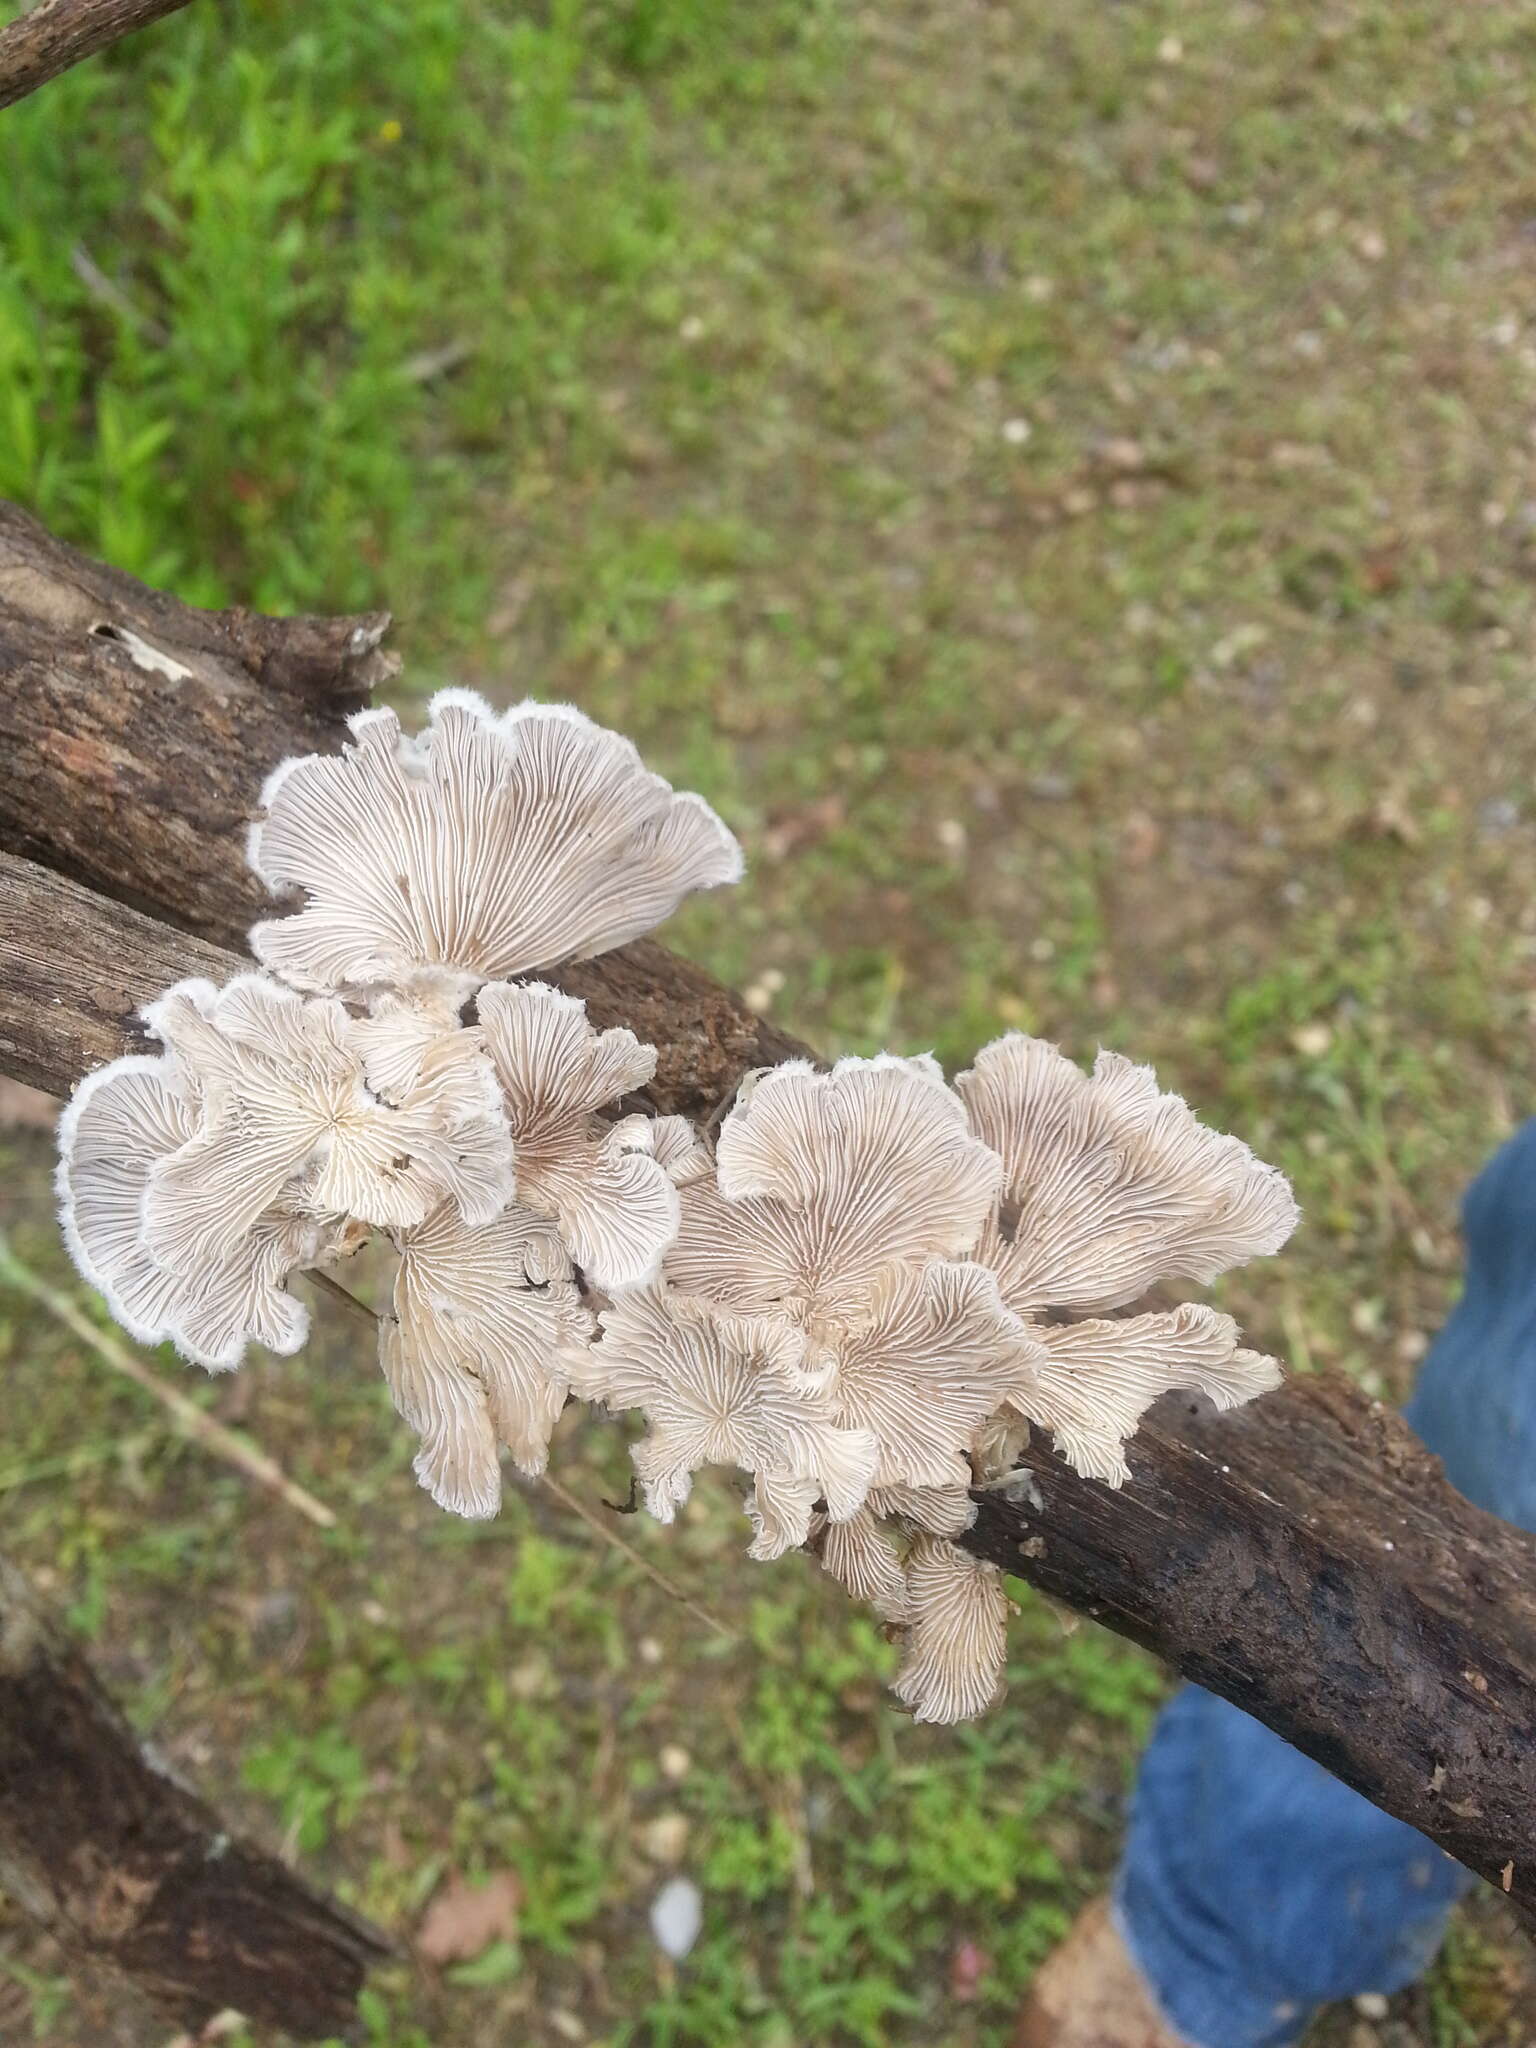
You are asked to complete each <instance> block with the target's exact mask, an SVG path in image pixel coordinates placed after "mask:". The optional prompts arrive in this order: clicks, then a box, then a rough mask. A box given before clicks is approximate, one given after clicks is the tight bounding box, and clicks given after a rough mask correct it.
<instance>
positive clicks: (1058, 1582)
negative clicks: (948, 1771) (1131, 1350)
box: [963, 1374, 1536, 1912]
mask: <svg viewBox="0 0 1536 2048" xmlns="http://www.w3.org/2000/svg"><path fill="white" fill-rule="evenodd" d="M1129 1460H1130V1465H1131V1470H1132V1474H1133V1477H1132V1479H1131V1482H1130V1484H1129V1485H1128V1486H1125V1487H1123V1488H1122V1489H1121V1490H1120V1491H1119V1492H1111V1491H1110V1489H1109V1488H1107V1487H1104V1486H1100V1485H1098V1484H1096V1483H1095V1482H1094V1481H1093V1480H1091V1479H1082V1478H1079V1477H1078V1475H1077V1474H1076V1473H1075V1472H1073V1471H1072V1470H1071V1469H1070V1468H1069V1467H1068V1466H1067V1465H1065V1464H1064V1463H1063V1462H1062V1461H1061V1459H1060V1458H1058V1457H1057V1456H1056V1455H1055V1454H1054V1452H1052V1451H1051V1450H1050V1449H1049V1448H1048V1446H1047V1445H1046V1444H1045V1443H1044V1442H1041V1443H1037V1444H1035V1445H1032V1446H1031V1447H1030V1449H1029V1450H1027V1451H1026V1452H1025V1453H1024V1456H1023V1460H1022V1464H1023V1468H1024V1469H1023V1473H1022V1474H1020V1475H1017V1476H1016V1477H1015V1478H1014V1480H1013V1481H1012V1482H1010V1484H1009V1487H1008V1491H1007V1497H1006V1498H1005V1497H1004V1496H1003V1495H1001V1494H999V1493H996V1492H993V1493H988V1494H982V1495H979V1496H978V1498H979V1500H980V1502H981V1511H980V1515H979V1518H978V1521H977V1524H976V1527H975V1528H974V1529H973V1530H972V1531H971V1532H970V1534H969V1535H968V1536H967V1537H965V1538H964V1539H963V1540H964V1542H965V1544H966V1547H967V1548H968V1549H971V1550H974V1551H975V1552H976V1553H977V1554H978V1555H979V1556H981V1557H986V1558H990V1559H991V1560H992V1562H993V1563H994V1564H999V1565H1001V1566H1002V1567H1003V1569H1004V1570H1005V1571H1009V1572H1016V1573H1017V1574H1018V1575H1019V1576H1020V1577H1021V1578H1024V1579H1026V1580H1028V1582H1029V1583H1030V1584H1031V1585H1032V1586H1036V1587H1038V1588H1039V1589H1040V1590H1041V1591H1042V1592H1045V1593H1048V1594H1050V1595H1051V1596H1052V1597H1053V1598H1055V1599H1057V1600H1061V1601H1063V1602H1065V1603H1066V1604H1067V1605H1069V1606H1071V1607H1074V1608H1077V1609H1079V1610H1081V1611H1082V1612H1083V1613H1085V1614H1089V1615H1091V1616H1092V1617H1093V1618H1094V1620H1096V1621H1100V1622H1103V1623H1104V1625H1105V1626H1106V1627H1108V1628H1112V1629H1115V1630H1116V1631H1117V1632H1118V1633H1119V1634H1121V1635H1125V1636H1129V1637H1130V1638H1131V1640H1132V1641H1133V1642H1138V1643H1141V1644H1143V1645H1144V1646H1145V1647H1146V1648H1147V1649H1149V1650H1153V1651H1155V1652H1156V1653H1157V1655H1158V1656H1160V1657H1163V1658H1165V1659H1166V1660H1167V1661H1168V1662H1169V1663H1170V1664H1172V1665H1174V1666H1175V1667H1176V1668H1177V1669H1178V1670H1179V1671H1180V1672H1182V1673H1183V1675H1184V1676H1185V1677H1186V1678H1192V1679H1194V1680H1195V1681H1196V1683H1197V1684H1200V1685H1203V1686H1205V1687H1206V1688H1207V1689H1208V1690H1209V1691H1211V1692H1215V1693H1219V1694H1221V1696H1222V1698H1223V1699H1228V1700H1231V1701H1232V1702H1233V1703H1234V1704H1235V1705H1236V1706H1239V1707H1242V1708H1244V1709H1245V1710H1246V1711H1247V1712H1248V1713H1250V1714H1252V1715H1254V1716H1255V1718H1256V1719H1258V1720H1260V1721H1263V1722H1265V1723H1266V1725H1267V1726H1269V1727H1271V1728H1273V1729H1275V1730H1276V1731H1277V1732H1278V1733H1279V1734H1281V1735H1283V1736H1284V1737H1285V1738H1286V1740H1287V1741H1288V1742H1291V1743H1293V1744H1294V1745H1295V1746H1296V1748H1298V1749H1300V1750H1304V1751H1305V1752H1306V1754H1307V1755H1308V1756H1311V1757H1315V1758H1316V1760H1317V1761H1318V1762H1319V1763H1320V1764H1323V1765H1324V1766H1326V1768H1327V1769H1328V1770H1330V1771H1332V1772H1333V1774H1334V1775H1335V1776H1336V1777H1339V1778H1342V1779H1343V1780H1344V1782H1345V1783H1346V1784H1347V1785H1352V1786H1354V1788H1355V1789H1356V1791H1358V1792H1362V1793H1364V1795H1365V1796H1366V1798H1367V1799H1369V1800H1371V1801H1372V1802H1373V1804H1375V1805H1377V1806H1380V1807H1383V1808H1385V1809H1386V1811H1387V1812H1388V1813H1392V1814H1395V1815H1396V1816H1397V1817H1398V1819H1399V1820H1405V1821H1408V1822H1409V1823H1410V1824H1411V1825H1412V1826H1414V1827H1416V1828H1419V1829H1421V1830H1422V1831H1423V1832H1424V1833H1425V1834H1426V1835H1428V1836H1429V1837H1430V1838H1431V1839H1432V1840H1433V1841H1435V1842H1437V1843H1439V1845H1440V1847H1441V1848H1442V1849H1444V1850H1445V1851H1446V1853H1447V1854H1448V1855H1450V1856H1453V1857H1455V1859H1456V1860H1457V1862H1458V1863H1464V1864H1466V1866H1467V1868H1468V1869H1469V1870H1475V1871H1476V1872H1477V1873H1478V1874H1479V1876H1481V1877H1485V1878H1487V1880H1488V1881H1489V1883H1490V1884H1493V1885H1496V1886H1498V1887H1499V1888H1500V1889H1501V1890H1503V1891H1505V1892H1507V1893H1509V1894H1510V1895H1511V1897H1512V1898H1513V1899H1514V1900H1515V1902H1516V1903H1517V1904H1518V1905H1520V1906H1521V1907H1523V1908H1524V1909H1525V1910H1526V1911H1527V1912H1531V1911H1532V1910H1536V1537H1533V1536H1529V1535H1527V1534H1526V1533H1525V1532H1524V1531H1523V1530H1520V1529H1515V1528H1512V1527H1511V1526H1510V1524H1509V1523H1507V1522H1501V1521H1499V1520H1497V1518H1496V1517H1494V1516H1493V1515H1489V1514H1484V1513H1483V1512H1482V1510H1481V1509H1479V1508H1475V1507H1473V1506H1472V1505H1471V1503H1470V1502H1468V1501H1467V1500H1465V1499H1464V1498H1463V1496H1462V1495H1461V1494H1459V1493H1458V1492H1457V1491H1456V1490H1455V1488H1454V1487H1453V1486H1452V1485H1451V1484H1450V1482H1449V1480H1447V1478H1446V1477H1445V1474H1444V1472H1443V1471H1442V1469H1441V1466H1440V1461H1439V1459H1438V1458H1435V1457H1432V1456H1431V1455H1430V1453H1429V1452H1428V1451H1426V1450H1425V1449H1424V1447H1423V1445H1422V1444H1421V1443H1420V1442H1419V1440H1418V1439H1417V1437H1415V1435H1414V1434H1413V1432H1412V1430H1411V1429H1409V1427H1408V1425H1407V1424H1406V1423H1405V1422H1404V1421H1403V1420H1402V1418H1401V1417H1400V1416H1399V1415H1397V1414H1396V1413H1394V1412H1393V1411H1392V1410H1391V1409H1389V1408H1387V1407H1386V1406H1384V1404H1383V1403H1382V1402H1380V1401H1375V1400H1372V1399H1371V1398H1370V1397H1369V1396H1368V1395H1366V1394H1364V1393H1363V1392H1362V1391H1361V1390H1360V1389H1359V1388H1358V1387H1356V1386H1355V1385H1353V1384H1352V1383H1351V1382H1350V1381H1348V1380H1345V1379H1344V1378H1343V1377H1342V1376H1340V1375H1336V1374H1328V1375H1320V1376H1318V1377H1315V1378H1296V1379H1292V1380H1290V1381H1289V1382H1288V1383H1287V1384H1286V1386H1284V1387H1283V1388H1282V1389H1281V1390H1280V1391H1279V1392H1278V1393H1275V1394H1271V1395H1268V1396H1266V1397H1265V1398H1264V1399H1263V1400H1260V1401H1256V1402H1254V1403H1253V1404H1252V1406H1251V1407H1248V1408H1244V1409H1240V1410H1239V1411H1237V1412H1236V1413H1235V1414H1229V1415H1218V1414H1216V1413H1215V1411H1214V1410H1212V1409H1211V1408H1210V1406H1209V1404H1207V1403H1205V1402H1203V1401H1200V1400H1198V1399H1193V1398H1191V1397H1189V1396H1176V1395H1169V1396H1167V1397H1165V1398H1164V1400H1163V1401H1161V1402H1160V1403H1159V1404H1158V1407H1157V1408H1156V1409H1155V1410H1154V1412H1153V1414H1152V1415H1151V1416H1150V1417H1149V1418H1148V1419H1147V1421H1146V1422H1145V1423H1144V1424H1143V1425H1142V1428H1141V1429H1140V1431H1139V1432H1138V1433H1137V1435H1136V1437H1135V1438H1134V1439H1133V1441H1132V1443H1131V1446H1130V1450H1129Z"/></svg>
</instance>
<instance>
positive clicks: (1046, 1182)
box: [955, 1032, 1297, 1314]
mask: <svg viewBox="0 0 1536 2048" xmlns="http://www.w3.org/2000/svg"><path fill="white" fill-rule="evenodd" d="M955 1087H956V1089H957V1090H958V1092H959V1093H960V1095H961V1096H962V1098H963V1099H964V1102H965V1106H966V1108H967V1110H968V1111H969V1112H970V1119H971V1125H972V1128H973V1129H974V1130H975V1132H976V1134H977V1136H978V1137H980V1138H982V1139H984V1140H985V1142H986V1143H987V1144H988V1145H990V1146H991V1147H992V1149H993V1151H994V1152H996V1153H997V1154H998V1155H999V1157H1000V1158H1001V1159H1002V1161H1003V1169H1004V1170H1003V1182H1002V1193H1001V1199H1000V1202H999V1205H998V1212H997V1215H996V1217H995V1218H994V1219H993V1222H992V1224H991V1226H990V1227H989V1229H988V1232H987V1235H986V1237H985V1239H984V1240H983V1242H982V1244H981V1245H980V1247H979V1248H978V1250H977V1252H976V1256H977V1257H978V1258H980V1259H982V1260H983V1261H985V1263H986V1264H987V1265H989V1266H991V1267H992V1268H993V1270H994V1271H995V1272H996V1273H997V1276H998V1278H999V1280H1000V1281H1001V1283H1002V1290H1003V1298H1004V1300H1005V1301H1006V1302H1007V1303H1008V1305H1009V1307H1010V1308H1014V1309H1017V1310H1019V1311H1021V1312H1023V1311H1026V1310H1030V1309H1048V1308H1052V1309H1065V1310H1069V1311H1071V1312H1072V1313H1075V1314H1087V1313H1091V1312H1094V1311H1101V1310H1104V1309H1111V1308H1119V1307H1122V1306H1123V1305H1124V1304H1126V1303H1128V1302H1132V1301H1135V1300H1137V1299H1138V1297H1140V1296H1141V1295H1143V1294H1145V1293H1146V1292H1147V1290H1148V1289H1149V1288H1150V1287H1152V1286H1154V1285H1156V1283H1157V1282H1158V1281H1160V1280H1170V1279H1176V1278H1177V1279H1186V1280H1195V1281H1200V1282H1204V1281H1209V1280H1214V1279H1215V1278H1216V1276H1217V1275H1218V1274H1219V1273H1224V1272H1226V1271H1227V1269H1228V1268H1229V1267H1232V1266H1236V1265H1241V1264H1242V1263H1243V1262H1244V1261H1245V1260H1247V1259H1252V1258H1257V1257H1259V1256H1261V1255H1262V1254H1265V1253H1268V1252H1274V1251H1278V1250H1279V1248H1280V1246H1281V1245H1282V1244H1284V1243H1285V1240H1286V1239H1287V1238H1288V1237H1289V1236H1290V1234H1291V1232H1292V1230H1293V1229H1294V1228H1295V1226H1296V1219H1297V1209H1296V1203H1295V1199H1294V1197H1293V1196H1292V1194H1291V1189H1290V1184H1289V1182H1288V1181H1287V1180H1286V1179H1285V1176H1284V1175H1283V1174H1281V1173H1279V1172H1277V1171H1276V1169H1275V1168H1274V1167H1272V1166H1266V1165H1265V1164H1264V1163H1263V1162H1262V1161H1261V1160H1258V1159H1256V1158H1255V1157H1254V1155H1253V1153H1252V1152H1250V1151H1249V1149H1248V1147H1247V1146H1246V1145H1245V1144H1243V1143H1242V1142H1241V1140H1240V1139H1237V1138H1230V1137H1225V1136H1223V1135H1222V1134H1221V1133H1219V1132H1217V1131H1212V1130H1208V1129H1207V1128H1206V1127H1205V1125H1203V1124H1201V1123H1200V1122H1199V1121H1198V1119H1197V1118H1196V1116H1195V1114H1194V1111H1193V1110H1191V1109H1190V1107H1189V1106H1188V1104H1187V1103H1185V1102H1184V1101H1183V1100H1182V1099H1181V1098H1180V1097H1179V1096H1177V1095H1167V1094H1163V1093H1161V1092H1159V1089H1158V1086H1157V1078H1156V1076H1155V1075H1154V1074H1153V1072H1152V1070H1151V1068H1150V1067H1137V1066H1133V1065H1132V1064H1131V1063H1130V1061H1128V1060H1125V1059H1122V1058H1120V1057H1119V1055H1117V1054H1115V1053H1108V1052H1101V1053H1100V1054H1099V1056H1098V1060H1097V1062H1096V1064H1095V1066H1094V1070H1093V1073H1092V1074H1091V1075H1089V1074H1085V1073H1083V1072H1082V1070H1081V1069H1080V1068H1079V1067H1077V1066H1075V1065H1074V1064H1073V1063H1072V1061H1071V1060H1069V1059H1067V1058H1066V1056H1065V1055H1064V1054H1063V1053H1061V1052H1059V1051H1058V1050H1057V1048H1056V1047H1055V1046H1053V1045H1048V1044H1046V1043H1045V1042H1044V1041H1043V1040H1041V1039H1038V1038H1028V1037H1025V1036H1024V1035H1023V1034H1022V1033H1020V1032H1010V1033H1009V1034H1008V1036H1007V1037H1005V1038H999V1039H997V1040H995V1041H994V1042H993V1043H992V1044H991V1045H988V1046H985V1047H984V1048H983V1049H982V1051H981V1052H979V1053H978V1054H977V1056H976V1064H975V1066H974V1067H973V1068H972V1069H971V1070H970V1072H968V1073H965V1074H961V1075H960V1076H959V1077H958V1078H957V1080H956V1082H955Z"/></svg>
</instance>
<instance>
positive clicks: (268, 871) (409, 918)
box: [249, 690, 742, 990]
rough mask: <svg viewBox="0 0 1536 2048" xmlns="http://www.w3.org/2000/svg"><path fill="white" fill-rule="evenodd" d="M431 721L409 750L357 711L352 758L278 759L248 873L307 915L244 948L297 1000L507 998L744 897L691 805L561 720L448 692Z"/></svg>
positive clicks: (720, 847) (561, 715)
mask: <svg viewBox="0 0 1536 2048" xmlns="http://www.w3.org/2000/svg"><path fill="white" fill-rule="evenodd" d="M428 716H429V720H430V722H429V724H428V726H427V729H426V730H425V731H424V732H423V733H422V734H421V735H420V737H419V738H416V739H409V738H407V737H406V736H405V735H404V734H402V732H401V729H400V722H399V720H398V718H397V717H396V716H395V714H394V713H393V712H392V711H364V712H359V713H358V714H357V716H356V717H354V718H353V719H352V721H351V727H352V733H353V739H354V742H355V743H354V744H353V745H352V746H350V747H347V748H346V749H344V751H343V752H342V753H341V754H340V755H318V754H310V755H305V756H303V757H302V758H300V759H297V760H292V761H285V762H284V763H283V764H282V766H281V767H280V768H278V769H277V770H276V772H275V773H274V774H273V775H272V776H271V777H270V778H269V780H268V782H267V785H266V788H265V789H264V790H263V792H262V804H263V807H264V809H265V813H266V815H265V816H264V817H262V818H260V819H259V820H258V821H257V823H256V824H255V825H253V826H252V828H251V834H250V845H249V859H250V864H251V866H252V867H253V868H254V869H255V871H256V873H257V874H258V875H259V876H260V877H261V879H262V880H263V881H264V882H265V883H266V884H267V886H268V888H269V889H272V890H274V891H279V892H285V891H289V890H302V891H303V892H304V893H305V895H306V896H307V898H308V901H307V903H306V905H305V907H304V908H303V909H301V910H299V911H297V912H295V913H294V914H293V915H292V916H289V917H279V918H274V919H271V920H269V921H268V922H266V923H264V924H258V925H257V926H256V928H255V930H254V931H253V932H252V934H251V947H252V950H253V951H254V952H255V954H256V956H257V958H258V959H259V960H261V961H263V962H264V963H265V965H267V966H268V967H270V968H271V969H272V971H273V972H274V973H276V974H281V975H282V976H283V978H284V979H285V980H287V981H291V982H292V983H293V984H294V986H295V987H298V988H306V989H321V990H324V989H332V990H335V989H342V988H346V987H349V986H366V985H369V984H373V983H385V984H391V985H394V986H397V987H398V986H402V985H403V984H404V983H405V982H406V981H407V980H408V979H409V978H410V977H411V976H412V975H413V974H415V973H418V972H420V971H421V970H423V969H435V970H440V971H446V972H447V973H449V974H450V975H454V976H458V977H461V978H462V980H463V982H464V983H465V985H470V984H473V983H476V982H481V981H500V980H506V979H509V978H511V977H513V976H515V975H520V974H528V973H532V972H535V971H536V970H538V969H539V968H547V967H554V966H557V965H558V964H559V963H560V962H561V961H564V960H575V959H586V958H590V957H591V956H592V955H593V954H596V953H606V952H608V951H609V950H610V949H611V948H612V947H614V946H619V945H623V944H624V942H625V941H626V940H628V939H634V938H638V937H639V936H640V934H641V933H642V932H647V931H650V930H651V929H652V927H653V926H655V925H658V924H660V923H661V922H662V921H663V919H665V918H668V917H670V916H671V914H672V912H673V911H674V910H675V909H676V908H677V906H678V904H679V903H681V902H682V900H683V898H684V897H685V896H687V895H689V894H690V893H691V892H692V891H694V890H695V889H712V888H715V887H717V886H718V885H719V884H721V883H725V882H735V881H738V880H739V879H740V877H741V871H742V860H741V849H740V847H739V846H738V845H737V843H736V841H735V839H734V838H733V837H732V835H731V833H730V832H729V831H728V830H727V829H726V827H725V826H724V825H723V824H722V823H721V821H720V819H719V818H717V817H716V815H715V813H714V812H713V811H712V810H711V809H710V807H709V805H708V804H706V803H705V802H704V800H703V798H702V797H698V796H694V795H691V794H688V795H677V794H675V793H674V792H673V790H672V788H671V786H670V784H668V783H667V782H665V781H663V779H662V778H661V776H659V775H653V774H651V773H650V772H649V771H648V770H647V769H646V768H645V766H644V764H643V763H642V761H641V759H640V756H639V754H638V753H637V752H636V751H635V748H634V746H633V745H632V744H631V742H630V741H629V740H627V739H624V738H622V737H621V736H620V735H619V734H618V733H614V732H608V731H606V730H605V729H604V728H603V727H602V726H599V725H594V724H593V723H592V721H591V720H590V719H588V718H585V717H584V716H583V715H582V714H581V713H580V712H579V711H575V710H573V709H572V708H571V707H570V706H568V705H563V704H536V703H534V702H532V701H531V700H529V701H527V702H525V703H522V704H518V705H515V706H514V707H513V708H512V709H511V710H510V711H507V712H504V713H502V714H501V715H500V716H499V717H498V716H497V715H496V713H495V712H493V711H492V709H491V707H490V706H489V705H488V704H486V703H485V701H484V700H483V699H482V698H480V697H477V696H475V695H474V693H473V692H471V691H468V690H443V691H440V692H439V693H438V695H437V696H435V697H434V698H433V699H432V702H431V704H430V705H429V707H428Z"/></svg>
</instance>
